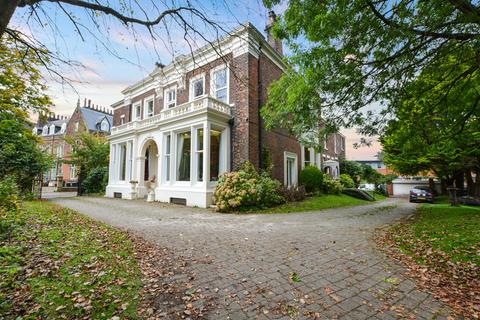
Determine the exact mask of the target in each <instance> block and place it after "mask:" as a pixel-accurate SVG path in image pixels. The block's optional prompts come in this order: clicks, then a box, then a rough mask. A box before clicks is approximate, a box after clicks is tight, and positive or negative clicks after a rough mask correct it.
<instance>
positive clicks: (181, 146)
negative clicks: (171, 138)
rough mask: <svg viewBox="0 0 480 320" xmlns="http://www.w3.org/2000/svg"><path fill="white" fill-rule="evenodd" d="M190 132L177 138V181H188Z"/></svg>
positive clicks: (180, 134)
mask: <svg viewBox="0 0 480 320" xmlns="http://www.w3.org/2000/svg"><path fill="white" fill-rule="evenodd" d="M190 145H191V136H190V131H189V132H184V133H179V134H178V136H177V159H178V160H177V180H178V181H190Z"/></svg>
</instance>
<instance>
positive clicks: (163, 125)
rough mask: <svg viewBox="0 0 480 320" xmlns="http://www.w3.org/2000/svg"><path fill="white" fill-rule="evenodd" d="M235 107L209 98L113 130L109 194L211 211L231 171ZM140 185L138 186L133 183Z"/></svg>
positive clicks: (163, 111) (107, 191) (107, 193)
mask: <svg viewBox="0 0 480 320" xmlns="http://www.w3.org/2000/svg"><path fill="white" fill-rule="evenodd" d="M230 119H231V109H230V106H229V105H228V104H226V103H225V102H222V101H220V100H218V99H216V98H213V97H211V96H209V95H207V96H204V97H202V98H200V99H196V100H194V101H190V102H187V103H184V104H182V105H178V106H175V107H172V108H169V109H165V110H162V111H161V112H160V113H159V114H157V115H154V116H152V117H149V118H146V119H143V120H134V121H132V122H128V123H126V124H122V125H120V126H117V127H115V128H113V130H112V134H111V136H110V146H111V148H110V171H109V184H108V186H107V190H106V195H107V196H108V197H121V198H124V199H132V198H135V197H138V198H144V197H145V196H146V194H147V185H148V184H149V183H148V181H150V185H151V186H152V188H153V190H154V195H155V200H156V201H162V202H178V203H185V204H187V205H189V206H199V207H207V206H209V205H210V204H211V200H212V194H213V190H214V188H215V184H216V181H217V180H218V177H219V175H220V174H221V173H223V172H226V171H229V170H230V126H229V120H230ZM135 182H137V183H138V184H137V183H135Z"/></svg>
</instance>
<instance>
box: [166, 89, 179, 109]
mask: <svg viewBox="0 0 480 320" xmlns="http://www.w3.org/2000/svg"><path fill="white" fill-rule="evenodd" d="M170 92H173V95H174V97H173V98H174V99H173V100H169V98H170ZM163 96H164V97H165V103H164V105H165V109H170V108H174V107H176V106H177V87H175V86H172V87H168V88H166V89H165V92H164V94H163Z"/></svg>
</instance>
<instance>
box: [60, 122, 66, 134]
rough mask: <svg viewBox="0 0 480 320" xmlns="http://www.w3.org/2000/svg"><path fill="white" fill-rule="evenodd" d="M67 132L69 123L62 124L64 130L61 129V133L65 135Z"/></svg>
mask: <svg viewBox="0 0 480 320" xmlns="http://www.w3.org/2000/svg"><path fill="white" fill-rule="evenodd" d="M66 130H67V123H66V122H65V123H62V128H61V129H60V133H65V131H66Z"/></svg>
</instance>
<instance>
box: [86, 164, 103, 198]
mask: <svg viewBox="0 0 480 320" xmlns="http://www.w3.org/2000/svg"><path fill="white" fill-rule="evenodd" d="M107 184H108V167H97V168H93V169H92V170H90V172H89V173H88V174H87V176H86V177H85V180H83V182H82V188H83V189H84V190H85V193H100V192H105V188H106V187H107Z"/></svg>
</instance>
